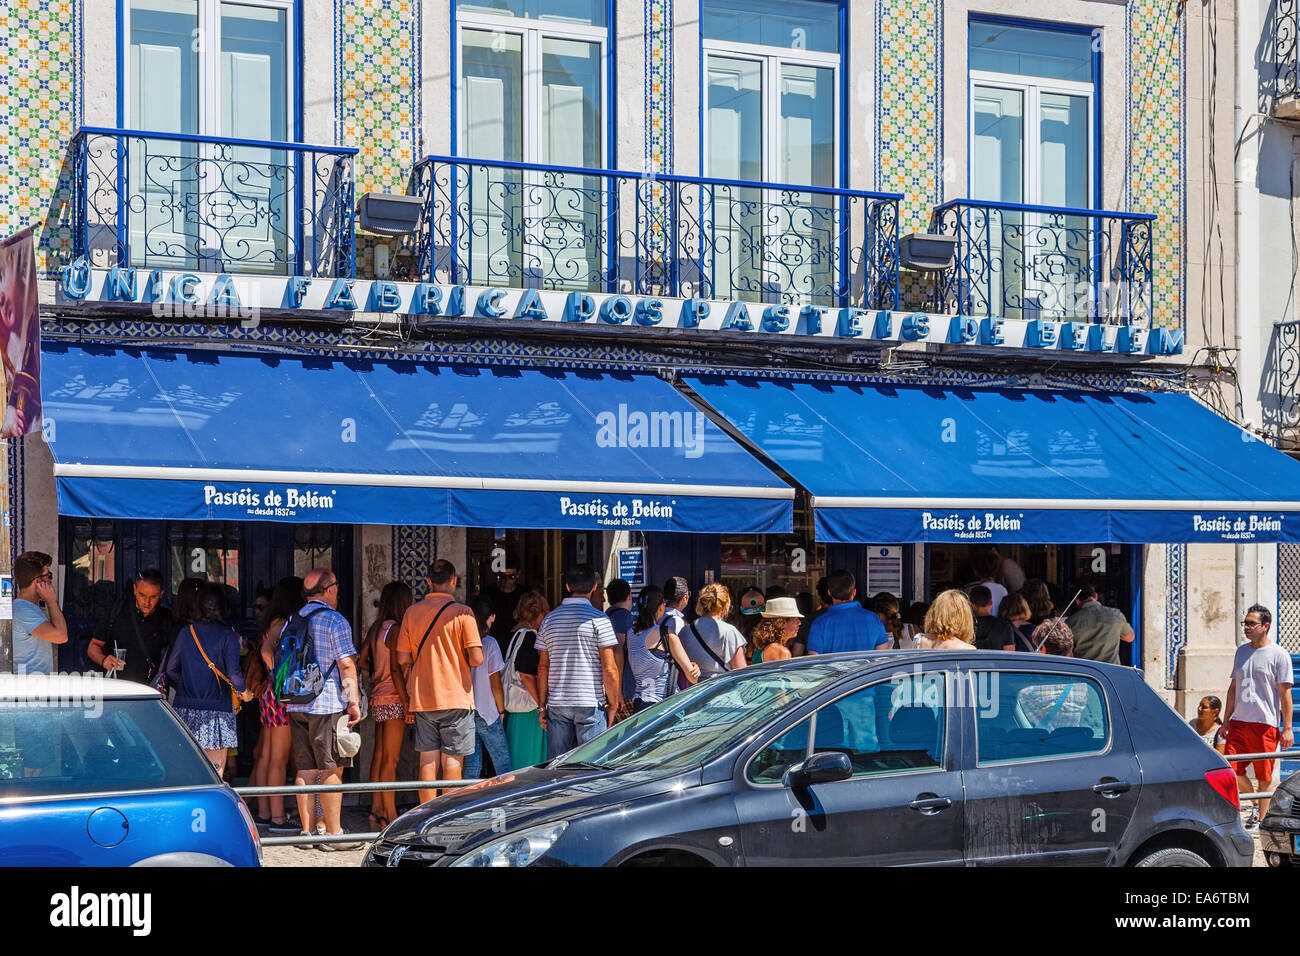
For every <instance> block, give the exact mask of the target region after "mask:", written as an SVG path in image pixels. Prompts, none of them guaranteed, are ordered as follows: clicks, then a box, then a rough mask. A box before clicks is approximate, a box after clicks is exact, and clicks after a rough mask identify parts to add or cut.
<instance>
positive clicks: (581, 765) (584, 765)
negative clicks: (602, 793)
mask: <svg viewBox="0 0 1300 956" xmlns="http://www.w3.org/2000/svg"><path fill="white" fill-rule="evenodd" d="M556 766H557V767H576V768H578V769H579V770H608V769H609V768H608V767H606V766H605V765H604V764H603V763H594V762H592V761H590V760H576V761H574V762H572V763H561V764H556Z"/></svg>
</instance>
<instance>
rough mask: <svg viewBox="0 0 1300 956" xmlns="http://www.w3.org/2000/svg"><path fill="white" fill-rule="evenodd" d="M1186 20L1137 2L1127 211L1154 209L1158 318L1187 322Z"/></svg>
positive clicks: (1165, 7)
mask: <svg viewBox="0 0 1300 956" xmlns="http://www.w3.org/2000/svg"><path fill="white" fill-rule="evenodd" d="M1184 22H1185V21H1184V19H1183V18H1181V17H1171V16H1170V15H1169V4H1168V3H1167V2H1165V0H1129V5H1128V38H1127V50H1126V53H1127V56H1126V60H1125V65H1126V69H1127V77H1128V89H1127V119H1126V123H1125V128H1126V130H1127V134H1128V163H1129V166H1128V179H1127V189H1126V193H1125V196H1124V199H1125V209H1128V210H1131V211H1133V212H1153V213H1157V214H1158V215H1159V217H1160V218H1159V219H1158V220H1157V222H1156V226H1155V231H1154V236H1153V245H1154V248H1153V249H1152V262H1153V264H1154V267H1155V321H1156V323H1157V324H1160V325H1173V326H1179V327H1181V326H1182V325H1183V308H1184V295H1183V290H1184V288H1185V281H1186V279H1185V272H1186V263H1187V259H1186V250H1185V248H1184V232H1183V222H1184V215H1185V211H1184V210H1185V205H1186V203H1185V199H1186V195H1185V183H1184V179H1183V176H1184V171H1185V165H1186V164H1185V162H1184V156H1185V150H1186V111H1185V105H1186V104H1185V99H1186V90H1185V88H1184V82H1185V75H1186V74H1185V70H1184V64H1183V40H1184V32H1183V31H1184Z"/></svg>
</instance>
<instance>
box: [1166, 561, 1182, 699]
mask: <svg viewBox="0 0 1300 956" xmlns="http://www.w3.org/2000/svg"><path fill="white" fill-rule="evenodd" d="M1186 646H1187V545H1185V544H1170V545H1166V546H1165V687H1166V688H1167V689H1169V690H1175V689H1177V687H1178V654H1179V652H1180V651H1181V650H1182V649H1183V648H1184V647H1186Z"/></svg>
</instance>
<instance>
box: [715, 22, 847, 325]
mask: <svg viewBox="0 0 1300 956" xmlns="http://www.w3.org/2000/svg"><path fill="white" fill-rule="evenodd" d="M839 14H840V7H839V5H838V4H836V3H833V2H825V0H762V2H759V3H750V2H738V0H704V3H703V4H702V7H701V31H702V35H703V59H704V72H705V90H704V95H705V116H704V148H703V157H704V175H705V176H706V177H709V178H714V179H729V180H744V181H746V182H765V183H787V184H792V185H797V186H819V187H833V186H836V185H837V181H838V169H837V166H838V162H837V159H838V156H839V149H840V146H839V135H840V132H839V97H840V79H839V77H840V29H839ZM711 198H712V208H711V221H712V222H713V224H714V226H713V228H714V233H715V234H714V237H713V240H712V247H711V249H710V250H709V252H710V254H711V256H712V257H713V258H714V260H715V265H714V281H715V286H716V287H715V288H714V289H713V290H712V295H713V297H714V298H722V299H725V298H730V297H733V296H735V297H738V298H744V297H750V298H762V299H763V300H764V301H775V300H776V299H777V298H779V297H780V296H781V295H782V294H783V293H786V294H788V293H790V292H791V291H792V290H793V292H794V293H795V294H796V295H798V294H801V293H806V298H808V299H809V300H810V301H813V300H817V301H820V300H822V299H825V298H827V296H826V293H827V292H828V291H829V290H830V288H831V287H832V286H833V285H834V276H833V273H832V271H831V270H832V261H831V259H832V255H833V252H834V250H833V249H831V248H830V247H829V246H828V245H827V243H828V238H827V236H828V235H829V234H831V233H832V232H833V231H834V230H835V229H836V228H837V227H836V226H835V219H836V210H835V204H834V201H833V200H832V198H831V197H828V196H825V195H821V194H815V193H795V194H789V193H780V192H778V191H774V190H770V189H769V190H762V189H757V188H747V187H728V188H724V187H717V188H715V189H713V190H712V193H711Z"/></svg>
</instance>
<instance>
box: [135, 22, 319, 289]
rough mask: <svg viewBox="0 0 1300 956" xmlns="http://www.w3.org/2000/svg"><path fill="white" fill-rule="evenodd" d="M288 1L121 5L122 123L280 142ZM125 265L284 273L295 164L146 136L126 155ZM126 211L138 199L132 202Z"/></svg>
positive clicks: (284, 122) (262, 153) (287, 126)
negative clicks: (237, 267) (234, 264)
mask: <svg viewBox="0 0 1300 956" xmlns="http://www.w3.org/2000/svg"><path fill="white" fill-rule="evenodd" d="M292 13H293V0H240V2H237V3H235V2H226V0H130V3H129V5H128V9H127V20H126V26H125V36H126V39H125V43H126V54H127V65H126V70H127V76H126V77H125V78H122V79H120V82H121V83H122V86H123V90H124V93H125V101H124V103H123V106H124V111H125V115H124V116H123V117H122V119H123V125H124V126H125V127H126V128H128V129H138V130H142V131H144V132H147V133H177V134H181V135H185V136H219V137H231V138H236V139H247V140H263V141H265V140H276V141H285V140H288V139H290V138H291V136H292V135H293V128H294V124H293V123H292V122H291V118H292V117H293V116H294V110H295V104H294V103H293V96H292V87H291V83H290V64H291V63H293V62H294V59H293V57H294V50H293V45H292V29H291V19H292ZM130 154H131V155H130V176H131V183H132V184H133V191H134V192H135V193H136V194H137V195H140V196H142V198H143V203H142V204H141V205H140V206H139V207H138V208H136V207H135V206H134V205H133V208H132V209H131V214H130V215H129V223H128V229H129V230H130V233H131V252H132V258H133V261H132V263H131V264H132V265H135V266H141V267H146V268H174V269H191V268H201V267H204V266H209V267H211V268H212V270H213V271H220V270H221V268H222V260H223V259H224V258H225V257H226V256H225V253H227V252H229V253H230V255H231V256H232V257H237V258H238V259H239V260H240V262H241V268H244V269H245V271H247V270H248V269H252V270H253V271H257V270H258V269H259V268H261V269H262V270H265V271H276V270H278V271H284V268H285V266H284V260H285V258H286V253H285V249H284V247H285V245H286V243H287V242H288V241H289V237H290V235H291V230H292V224H291V223H289V221H288V220H289V218H290V217H289V212H288V210H289V208H290V207H289V205H288V200H289V198H290V196H289V193H290V192H291V190H292V188H293V186H292V184H293V167H292V165H291V161H290V159H289V158H288V157H287V155H286V154H285V153H284V152H283V151H281V150H270V149H261V148H257V147H248V146H238V147H231V146H223V145H217V144H198V143H194V142H185V141H175V140H161V139H148V140H146V141H145V142H144V143H143V144H137V143H135V142H133V143H132V144H131V149H130ZM132 200H133V204H134V202H136V200H135V197H134V196H133V197H132Z"/></svg>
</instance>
